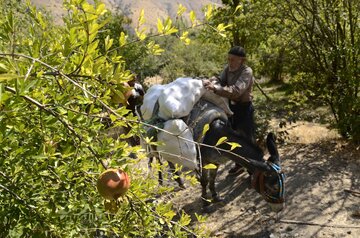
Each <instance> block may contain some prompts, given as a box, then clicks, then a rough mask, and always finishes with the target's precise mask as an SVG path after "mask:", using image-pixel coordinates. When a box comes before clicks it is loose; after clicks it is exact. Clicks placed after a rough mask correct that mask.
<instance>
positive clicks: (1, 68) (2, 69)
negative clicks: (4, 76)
mask: <svg viewBox="0 0 360 238" xmlns="http://www.w3.org/2000/svg"><path fill="white" fill-rule="evenodd" d="M6 72H8V68H7V67H6V65H4V64H2V63H0V73H6Z"/></svg>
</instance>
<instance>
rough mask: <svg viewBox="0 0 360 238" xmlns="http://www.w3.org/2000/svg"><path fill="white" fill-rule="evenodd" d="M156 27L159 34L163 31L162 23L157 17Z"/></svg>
mask: <svg viewBox="0 0 360 238" xmlns="http://www.w3.org/2000/svg"><path fill="white" fill-rule="evenodd" d="M157 29H158V32H159V33H160V34H162V33H164V25H163V23H162V21H161V20H160V19H159V18H158V23H157Z"/></svg>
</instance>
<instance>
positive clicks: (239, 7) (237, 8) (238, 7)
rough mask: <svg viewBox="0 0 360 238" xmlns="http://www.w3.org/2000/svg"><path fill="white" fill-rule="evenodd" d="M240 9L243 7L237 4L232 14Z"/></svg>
mask: <svg viewBox="0 0 360 238" xmlns="http://www.w3.org/2000/svg"><path fill="white" fill-rule="evenodd" d="M242 9H243V6H242V5H238V6H237V7H236V8H235V11H234V14H235V13H236V12H237V11H241V10H242Z"/></svg>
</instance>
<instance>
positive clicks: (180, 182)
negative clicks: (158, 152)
mask: <svg viewBox="0 0 360 238" xmlns="http://www.w3.org/2000/svg"><path fill="white" fill-rule="evenodd" d="M168 163H169V167H170V171H171V173H172V175H175V181H176V182H177V183H178V185H179V187H180V188H182V189H185V185H184V180H183V179H182V178H181V172H180V171H177V170H176V168H175V165H174V164H173V163H171V162H168Z"/></svg>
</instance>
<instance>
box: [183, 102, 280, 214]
mask: <svg viewBox="0 0 360 238" xmlns="http://www.w3.org/2000/svg"><path fill="white" fill-rule="evenodd" d="M183 120H184V121H185V122H186V123H187V124H188V125H189V127H191V128H192V129H193V135H194V141H196V142H199V143H200V150H199V151H198V158H199V163H200V164H199V165H200V166H199V168H200V170H201V173H200V183H201V186H202V193H201V198H202V201H203V207H207V206H209V205H210V202H209V201H208V200H207V187H209V190H210V192H211V197H212V201H213V202H218V201H221V199H220V197H219V196H218V194H217V192H216V189H215V179H216V176H217V171H218V167H219V166H220V165H221V164H223V163H225V162H226V161H228V160H232V161H234V162H236V163H238V164H241V165H242V166H243V167H245V168H246V169H247V171H248V172H249V174H250V178H251V187H252V188H254V189H255V190H256V191H257V192H258V193H260V194H261V195H262V197H263V198H264V200H265V201H266V202H268V203H269V204H270V206H271V208H272V209H273V210H274V211H280V210H281V209H283V206H284V202H285V199H284V195H285V184H284V182H285V177H284V173H283V172H282V171H281V166H280V157H279V153H278V150H277V147H276V143H275V136H274V134H273V133H269V134H268V136H267V148H268V151H269V153H270V155H271V156H270V158H269V159H268V160H264V153H263V151H262V150H261V149H260V147H258V146H257V145H256V144H254V143H253V142H251V141H250V140H249V139H248V138H246V137H245V136H243V135H241V134H239V133H237V132H236V131H234V130H233V129H232V128H231V126H230V124H229V122H228V119H227V116H226V114H225V113H224V111H223V110H222V109H220V108H219V107H217V106H216V105H214V104H212V103H210V102H208V101H205V100H202V99H201V100H200V101H199V102H198V103H197V104H196V105H195V106H194V108H193V110H192V111H191V112H190V114H189V116H187V117H186V118H183ZM206 124H209V130H208V131H207V132H206V133H205V135H202V131H203V128H204V126H205V125H206ZM222 137H226V138H227V140H226V142H234V143H237V144H239V145H240V147H236V148H235V149H234V150H232V151H230V149H231V145H230V144H229V143H222V144H220V145H218V146H216V147H215V145H216V144H217V142H218V141H219V139H220V138H222ZM208 164H214V165H215V166H216V168H215V169H205V168H204V167H206V165H208Z"/></svg>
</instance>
